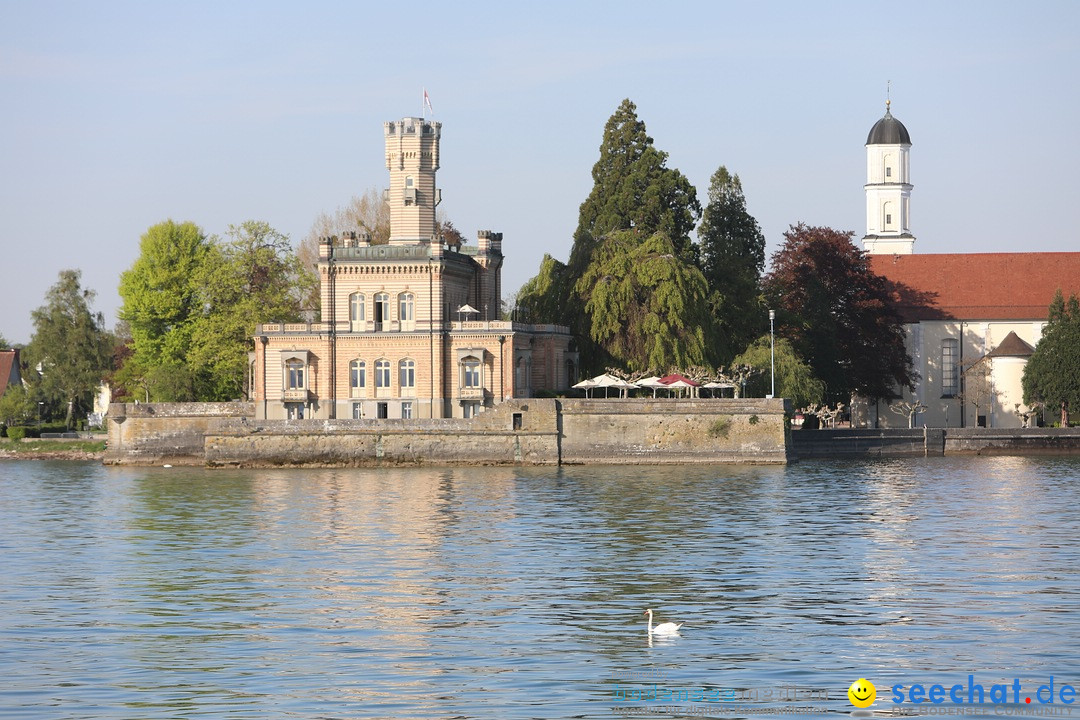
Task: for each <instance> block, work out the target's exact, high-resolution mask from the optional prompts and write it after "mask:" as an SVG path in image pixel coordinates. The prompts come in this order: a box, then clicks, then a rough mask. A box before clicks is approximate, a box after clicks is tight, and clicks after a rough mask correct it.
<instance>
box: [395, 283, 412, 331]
mask: <svg viewBox="0 0 1080 720" xmlns="http://www.w3.org/2000/svg"><path fill="white" fill-rule="evenodd" d="M415 305H416V296H415V295H413V294H412V293H408V292H407V293H401V294H400V295H398V320H399V321H401V329H402V330H412V329H414V328H415V327H416V325H415V320H414V306H415Z"/></svg>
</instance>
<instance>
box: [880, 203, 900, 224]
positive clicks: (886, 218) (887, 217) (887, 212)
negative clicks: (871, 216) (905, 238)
mask: <svg viewBox="0 0 1080 720" xmlns="http://www.w3.org/2000/svg"><path fill="white" fill-rule="evenodd" d="M895 213H896V209H895V208H894V207H893V204H892V202H891V201H887V202H885V203H884V204H883V205H882V206H881V229H882V230H895V229H896V223H895V222H893V219H894V216H895Z"/></svg>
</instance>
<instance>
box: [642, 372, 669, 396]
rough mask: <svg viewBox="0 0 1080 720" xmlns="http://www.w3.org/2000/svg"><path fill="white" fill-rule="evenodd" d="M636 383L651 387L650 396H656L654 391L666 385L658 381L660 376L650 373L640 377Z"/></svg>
mask: <svg viewBox="0 0 1080 720" xmlns="http://www.w3.org/2000/svg"><path fill="white" fill-rule="evenodd" d="M637 385H638V387H643V388H650V389H652V396H653V397H656V391H657V389H658V388H664V387H667V385H665V384H664V383H662V382H660V378H658V377H657V376H656V375H652V376H650V377H647V378H642V379H640V380H638V381H637Z"/></svg>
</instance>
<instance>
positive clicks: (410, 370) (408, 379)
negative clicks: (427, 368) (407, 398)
mask: <svg viewBox="0 0 1080 720" xmlns="http://www.w3.org/2000/svg"><path fill="white" fill-rule="evenodd" d="M398 385H399V386H400V387H401V394H402V395H415V394H416V363H415V362H414V361H412V360H410V359H408V358H406V359H404V360H402V361H401V362H399V363H398Z"/></svg>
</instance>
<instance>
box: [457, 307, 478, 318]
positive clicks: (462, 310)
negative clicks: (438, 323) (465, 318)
mask: <svg viewBox="0 0 1080 720" xmlns="http://www.w3.org/2000/svg"><path fill="white" fill-rule="evenodd" d="M457 312H458V318H457V319H458V322H461V315H462V314H463V313H464V314H465V315H470V314H477V313H479V312H480V311H479V310H477V309H476V308H474V307H473V306H472V305H469V304H468V303H466V304H464V305H462V306H461V307H459V308H458V309H457Z"/></svg>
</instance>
